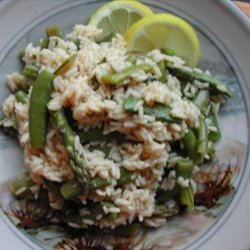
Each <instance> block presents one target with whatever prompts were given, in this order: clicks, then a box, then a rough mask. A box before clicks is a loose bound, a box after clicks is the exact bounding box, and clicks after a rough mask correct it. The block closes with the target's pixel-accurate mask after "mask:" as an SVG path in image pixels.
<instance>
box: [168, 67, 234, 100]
mask: <svg viewBox="0 0 250 250" xmlns="http://www.w3.org/2000/svg"><path fill="white" fill-rule="evenodd" d="M167 67H168V68H169V70H170V71H171V72H172V73H173V74H174V75H175V76H177V77H179V78H181V79H184V80H186V81H191V82H192V81H194V80H198V81H201V82H207V83H208V84H209V88H210V89H211V90H213V91H215V92H217V93H220V94H223V95H226V96H227V97H232V93H231V92H230V91H229V90H228V89H227V87H226V86H225V85H224V84H223V83H222V82H221V81H220V80H218V79H217V78H215V77H213V76H210V75H208V74H205V73H196V72H194V71H189V70H185V69H183V68H179V67H176V66H174V65H173V64H172V63H168V64H167Z"/></svg>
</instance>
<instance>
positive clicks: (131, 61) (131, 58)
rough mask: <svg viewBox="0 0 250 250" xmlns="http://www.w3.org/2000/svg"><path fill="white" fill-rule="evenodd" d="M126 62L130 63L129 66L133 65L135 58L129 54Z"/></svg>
mask: <svg viewBox="0 0 250 250" xmlns="http://www.w3.org/2000/svg"><path fill="white" fill-rule="evenodd" d="M126 62H130V63H131V64H133V65H135V64H136V62H137V57H136V56H135V55H134V54H131V55H129V56H128V57H127V59H126Z"/></svg>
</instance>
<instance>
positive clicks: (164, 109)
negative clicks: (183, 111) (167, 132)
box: [123, 96, 181, 124]
mask: <svg viewBox="0 0 250 250" xmlns="http://www.w3.org/2000/svg"><path fill="white" fill-rule="evenodd" d="M138 101H139V99H138V98H135V97H134V96H129V97H128V98H125V99H124V101H123V108H124V110H125V111H126V112H128V113H131V114H136V113H137V111H134V107H135V105H136V104H137V103H138ZM143 110H144V113H145V114H146V115H151V116H154V117H155V119H156V120H159V121H163V122H170V123H178V124H179V123H181V120H179V119H176V118H173V117H172V116H171V108H170V107H169V106H165V105H163V104H160V103H158V104H155V105H154V106H153V107H149V106H146V105H144V106H143Z"/></svg>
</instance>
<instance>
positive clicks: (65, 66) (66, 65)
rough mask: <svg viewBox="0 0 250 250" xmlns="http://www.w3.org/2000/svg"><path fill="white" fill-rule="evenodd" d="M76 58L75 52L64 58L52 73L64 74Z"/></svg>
mask: <svg viewBox="0 0 250 250" xmlns="http://www.w3.org/2000/svg"><path fill="white" fill-rule="evenodd" d="M76 58H77V54H74V55H72V56H70V57H69V58H68V59H66V60H65V61H64V62H63V63H62V64H61V65H60V66H59V67H58V68H57V69H56V70H55V72H54V75H56V76H58V75H64V74H65V73H66V72H67V71H68V70H69V69H70V68H71V67H72V65H73V63H74V61H75V60H76Z"/></svg>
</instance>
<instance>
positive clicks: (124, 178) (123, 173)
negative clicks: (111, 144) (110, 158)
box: [117, 167, 132, 186]
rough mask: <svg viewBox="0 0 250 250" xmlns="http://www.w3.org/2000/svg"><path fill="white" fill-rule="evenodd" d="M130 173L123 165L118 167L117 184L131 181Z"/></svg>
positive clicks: (120, 184)
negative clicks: (118, 177) (118, 176)
mask: <svg viewBox="0 0 250 250" xmlns="http://www.w3.org/2000/svg"><path fill="white" fill-rule="evenodd" d="M131 177H132V173H131V171H129V170H127V169H126V168H124V167H121V168H120V179H119V180H118V181H117V185H118V186H123V185H125V184H127V183H129V182H131V180H132V179H131Z"/></svg>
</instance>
